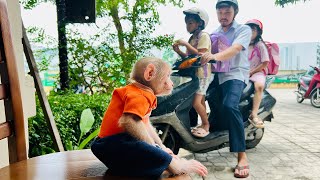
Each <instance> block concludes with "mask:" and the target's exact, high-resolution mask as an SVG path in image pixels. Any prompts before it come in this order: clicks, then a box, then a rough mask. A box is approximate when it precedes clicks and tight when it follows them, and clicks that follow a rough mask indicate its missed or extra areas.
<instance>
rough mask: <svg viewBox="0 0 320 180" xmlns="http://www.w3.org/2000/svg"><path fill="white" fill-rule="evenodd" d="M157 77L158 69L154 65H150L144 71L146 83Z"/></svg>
mask: <svg viewBox="0 0 320 180" xmlns="http://www.w3.org/2000/svg"><path fill="white" fill-rule="evenodd" d="M155 75H156V67H155V66H154V65H153V64H148V66H147V67H146V70H145V71H144V74H143V76H144V79H145V80H146V81H151V80H152V79H153V78H154V77H155Z"/></svg>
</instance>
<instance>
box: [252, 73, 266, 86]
mask: <svg viewBox="0 0 320 180" xmlns="http://www.w3.org/2000/svg"><path fill="white" fill-rule="evenodd" d="M250 80H251V81H252V82H254V83H255V82H258V83H260V84H263V85H265V83H266V75H265V74H264V72H257V73H254V74H253V75H252V76H251V77H250Z"/></svg>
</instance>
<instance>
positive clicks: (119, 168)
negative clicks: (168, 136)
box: [91, 133, 172, 179]
mask: <svg viewBox="0 0 320 180" xmlns="http://www.w3.org/2000/svg"><path fill="white" fill-rule="evenodd" d="M91 151H92V152H93V154H94V155H95V156H96V157H97V158H98V159H99V160H100V161H101V162H102V163H104V164H105V165H106V166H107V167H108V172H109V173H110V174H111V175H117V176H118V175H121V176H130V177H149V178H151V179H152V178H157V177H159V176H160V175H161V174H162V173H163V171H164V170H165V169H167V168H168V167H169V164H170V163H171V160H172V156H171V155H170V154H168V153H167V152H165V151H163V150H162V149H160V148H157V147H155V146H152V145H150V144H148V143H146V142H144V141H141V140H137V139H135V138H133V137H132V136H130V135H129V134H127V133H121V134H117V135H113V136H108V137H104V138H101V139H97V140H96V141H95V142H94V143H93V144H92V146H91Z"/></svg>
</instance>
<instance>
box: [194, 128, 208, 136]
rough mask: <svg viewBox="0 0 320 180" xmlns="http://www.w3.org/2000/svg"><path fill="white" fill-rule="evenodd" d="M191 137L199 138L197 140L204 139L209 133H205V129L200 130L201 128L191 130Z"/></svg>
mask: <svg viewBox="0 0 320 180" xmlns="http://www.w3.org/2000/svg"><path fill="white" fill-rule="evenodd" d="M191 133H192V135H194V136H195V137H199V138H204V137H206V136H208V134H209V133H210V132H209V131H206V130H205V129H203V128H201V127H197V128H194V129H192V130H191Z"/></svg>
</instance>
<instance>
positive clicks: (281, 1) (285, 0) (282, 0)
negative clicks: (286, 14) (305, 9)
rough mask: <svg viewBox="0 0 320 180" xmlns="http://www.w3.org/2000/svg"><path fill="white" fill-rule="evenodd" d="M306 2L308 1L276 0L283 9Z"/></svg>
mask: <svg viewBox="0 0 320 180" xmlns="http://www.w3.org/2000/svg"><path fill="white" fill-rule="evenodd" d="M301 1H303V2H306V1H307V0H276V2H275V4H276V5H278V6H281V7H284V5H286V4H290V3H291V4H295V3H297V2H301Z"/></svg>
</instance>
